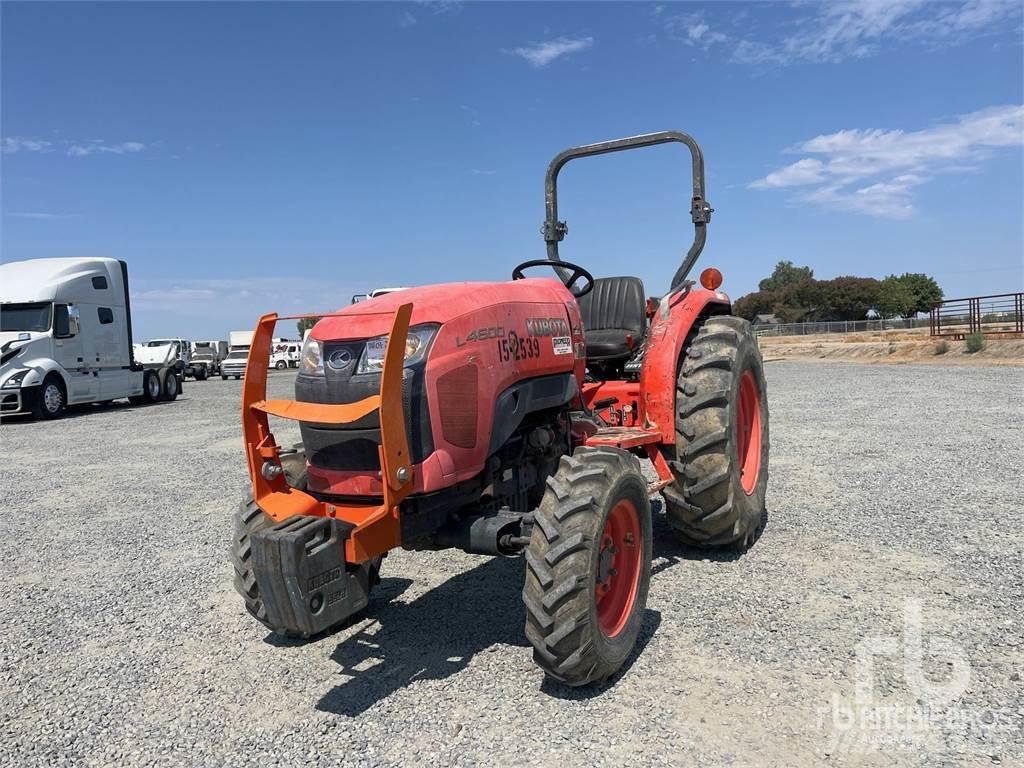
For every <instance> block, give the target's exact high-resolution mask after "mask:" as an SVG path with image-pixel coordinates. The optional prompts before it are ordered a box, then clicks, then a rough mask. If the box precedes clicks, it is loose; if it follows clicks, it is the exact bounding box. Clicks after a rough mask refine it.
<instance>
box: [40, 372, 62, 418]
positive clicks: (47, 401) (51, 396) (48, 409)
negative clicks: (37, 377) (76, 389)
mask: <svg viewBox="0 0 1024 768" xmlns="http://www.w3.org/2000/svg"><path fill="white" fill-rule="evenodd" d="M67 406H68V395H67V390H65V389H64V381H63V379H61V377H60V375H59V374H56V373H48V374H46V378H45V379H43V384H42V386H41V387H40V388H39V399H38V400H37V401H36V403H35V405H33V406H32V415H33V416H35V417H36V418H37V419H45V420H47V421H51V420H53V419H59V418H60V417H61V414H63V413H64V409H65V408H67Z"/></svg>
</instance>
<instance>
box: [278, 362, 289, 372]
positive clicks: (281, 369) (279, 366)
mask: <svg viewBox="0 0 1024 768" xmlns="http://www.w3.org/2000/svg"><path fill="white" fill-rule="evenodd" d="M287 367H288V363H287V362H286V361H284V360H278V361H277V370H279V371H283V370H284V369H285V368H287Z"/></svg>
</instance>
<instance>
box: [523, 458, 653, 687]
mask: <svg viewBox="0 0 1024 768" xmlns="http://www.w3.org/2000/svg"><path fill="white" fill-rule="evenodd" d="M651 552H652V544H651V508H650V502H649V501H648V499H647V483H646V481H645V480H644V477H643V475H642V474H641V472H640V463H639V461H637V459H636V457H634V456H632V455H631V454H629V453H626V452H625V451H621V450H618V449H616V448H589V447H581V448H577V449H576V451H575V452H574V453H573V455H572V456H571V457H570V456H563V457H562V459H561V461H560V463H559V465H558V471H557V472H556V473H555V475H554V476H552V477H550V478H548V481H547V488H545V490H544V497H543V499H542V500H541V503H540V506H539V507H538V508H537V511H536V512H535V513H534V525H533V531H532V533H531V534H530V545H529V547H528V548H527V550H526V565H527V569H526V585H525V587H524V588H523V602H524V603H525V604H526V637H527V638H528V639H529V641H530V643H531V644H532V645H533V659H534V661H536V662H537V664H538V665H539V666H540V667H541V669H543V670H544V671H545V672H546V673H547V674H548V675H550V676H551V677H553V678H555V679H557V680H560V681H562V682H563V683H566V684H568V685H573V686H577V685H586V684H587V683H592V682H595V681H598V680H603V679H605V678H607V677H609V676H610V675H612V674H614V673H615V672H616V671H617V670H618V669H619V668H620V667H621V666H622V664H623V663H624V662H625V661H626V659H627V658H628V657H629V654H630V652H631V651H632V650H633V646H634V645H635V644H636V639H637V636H638V635H639V633H640V625H641V623H642V622H643V613H644V608H645V607H646V605H647V589H648V586H649V584H650V580H651Z"/></svg>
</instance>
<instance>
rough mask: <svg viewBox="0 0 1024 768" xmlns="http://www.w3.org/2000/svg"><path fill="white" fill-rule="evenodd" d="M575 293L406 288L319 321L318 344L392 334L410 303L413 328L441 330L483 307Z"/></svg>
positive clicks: (541, 286)
mask: <svg viewBox="0 0 1024 768" xmlns="http://www.w3.org/2000/svg"><path fill="white" fill-rule="evenodd" d="M569 301H574V299H573V297H572V294H570V293H569V291H568V290H566V288H565V286H563V285H562V284H561V283H560V282H558V281H557V280H555V279H553V278H528V279H526V280H512V281H502V282H493V283H443V284H441V285H426V286H422V287H419V288H408V289H405V290H402V291H396V292H394V293H388V294H385V295H383V296H378V297H377V298H374V299H367V300H366V301H361V302H359V303H358V304H352V305H350V306H347V307H345V308H344V309H341V310H339V311H338V312H337V314H336V315H334V316H331V317H325V318H324V319H323V320H321V321H320V322H318V323H317V324H316V325H315V326H314V328H313V330H312V332H311V336H312V337H313V338H314V339H316V340H317V341H337V340H344V339H368V338H372V337H374V336H383V335H384V334H386V333H388V331H390V330H391V322H392V320H393V319H394V314H395V310H396V309H398V307H400V306H402V305H403V304H412V318H411V320H410V323H409V324H410V325H413V326H415V325H422V324H424V323H437V324H440V325H443V324H444V323H447V322H448V321H450V320H454V319H455V318H457V317H460V316H462V315H464V314H466V313H468V312H471V311H473V310H475V309H479V308H480V307H486V306H496V305H500V304H523V303H525V304H533V303H551V302H556V303H566V302H569Z"/></svg>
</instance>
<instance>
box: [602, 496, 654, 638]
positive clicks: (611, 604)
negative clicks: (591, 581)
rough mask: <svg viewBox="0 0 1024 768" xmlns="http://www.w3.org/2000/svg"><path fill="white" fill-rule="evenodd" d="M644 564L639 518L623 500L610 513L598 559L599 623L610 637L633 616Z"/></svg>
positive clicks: (631, 505) (620, 629) (627, 502)
mask: <svg viewBox="0 0 1024 768" xmlns="http://www.w3.org/2000/svg"><path fill="white" fill-rule="evenodd" d="M642 562H643V537H642V536H641V535H640V515H638V514H637V511H636V506H635V505H634V504H633V502H631V501H629V500H628V499H622V500H621V501H620V502H619V503H618V504H616V505H615V506H614V507H613V508H612V511H611V512H610V513H609V514H608V521H607V522H606V523H605V525H604V533H602V534H601V542H600V549H599V550H598V556H597V587H596V588H595V590H594V591H595V597H596V602H597V621H598V624H599V625H600V626H601V631H602V632H603V633H604V634H605V636H607V637H615V636H616V635H618V634H619V633H620V632H622V630H623V629H625V627H626V622H628V621H629V617H630V615H631V614H632V613H633V603H635V602H636V592H637V588H638V586H639V584H640V563H642Z"/></svg>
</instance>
